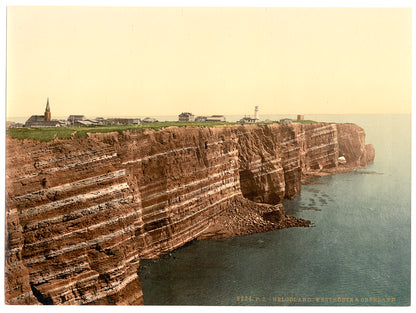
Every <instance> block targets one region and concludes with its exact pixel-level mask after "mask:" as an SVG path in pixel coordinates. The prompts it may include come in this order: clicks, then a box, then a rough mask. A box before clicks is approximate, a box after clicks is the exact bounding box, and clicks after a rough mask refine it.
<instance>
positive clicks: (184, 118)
mask: <svg viewBox="0 0 416 313" xmlns="http://www.w3.org/2000/svg"><path fill="white" fill-rule="evenodd" d="M178 120H179V122H225V121H226V120H225V116H224V115H211V116H195V115H193V114H192V113H189V112H182V113H181V114H179V116H178Z"/></svg>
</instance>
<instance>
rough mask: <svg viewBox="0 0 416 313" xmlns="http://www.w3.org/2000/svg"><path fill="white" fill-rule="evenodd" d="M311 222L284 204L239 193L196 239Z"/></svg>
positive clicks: (304, 224) (249, 232) (238, 234)
mask: <svg viewBox="0 0 416 313" xmlns="http://www.w3.org/2000/svg"><path fill="white" fill-rule="evenodd" d="M309 225H310V221H307V220H303V219H301V218H296V217H293V216H289V215H286V214H285V209H284V207H283V205H282V204H276V205H270V204H262V203H256V202H253V201H250V200H248V199H245V198H243V197H240V196H237V197H235V199H234V201H233V202H232V203H231V204H230V207H229V208H227V209H226V210H224V211H223V212H222V213H221V214H219V215H217V216H216V217H215V218H213V219H212V221H211V223H210V226H209V228H208V229H207V230H206V231H205V232H203V233H202V234H201V235H200V236H198V237H197V239H199V240H206V239H225V238H231V237H236V236H243V235H249V234H255V233H263V232H268V231H271V230H275V229H281V228H289V227H308V226H309Z"/></svg>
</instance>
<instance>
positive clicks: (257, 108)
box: [254, 105, 259, 120]
mask: <svg viewBox="0 0 416 313" xmlns="http://www.w3.org/2000/svg"><path fill="white" fill-rule="evenodd" d="M254 118H255V119H256V120H258V119H259V106H258V105H256V106H255V107H254Z"/></svg>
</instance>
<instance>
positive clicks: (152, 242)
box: [5, 123, 374, 304]
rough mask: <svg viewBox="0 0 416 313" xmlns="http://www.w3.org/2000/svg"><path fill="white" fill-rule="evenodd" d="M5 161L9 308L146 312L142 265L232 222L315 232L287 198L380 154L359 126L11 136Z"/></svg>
mask: <svg viewBox="0 0 416 313" xmlns="http://www.w3.org/2000/svg"><path fill="white" fill-rule="evenodd" d="M6 153H7V154H6V265H5V271H6V272H5V274H6V282H5V300H6V303H8V304H35V303H43V304H142V303H143V296H142V291H141V287H140V282H139V277H138V276H137V268H138V266H139V262H140V259H143V258H157V257H159V256H160V255H162V254H164V253H167V252H169V251H172V250H173V249H175V248H177V247H179V246H181V245H183V244H185V243H187V242H189V241H191V240H193V239H195V238H204V237H205V238H208V237H212V236H220V235H219V234H220V233H221V227H227V226H226V225H230V226H229V227H228V228H229V230H230V231H228V233H227V234H223V235H224V236H232V235H242V234H247V233H253V232H258V231H267V230H270V229H276V228H283V227H289V226H307V225H308V223H307V222H305V221H302V220H300V219H295V218H291V217H288V216H287V215H285V213H284V208H283V207H282V206H281V204H280V202H281V200H282V199H284V198H293V197H294V196H296V195H297V194H299V193H300V188H301V183H302V182H303V180H304V177H305V176H308V175H312V174H314V173H322V172H328V173H329V172H336V171H338V170H340V171H341V170H345V169H351V168H354V167H358V166H365V165H366V164H367V163H368V162H372V159H373V158H374V149H373V148H372V147H371V146H368V145H367V146H365V144H364V132H363V130H362V129H361V128H359V127H358V126H355V125H346V124H341V125H336V124H324V123H317V124H308V125H306V124H305V125H303V124H293V125H288V126H279V125H269V126H256V125H250V126H231V127H226V126H224V127H215V128H197V127H186V128H175V127H171V128H167V129H163V130H160V131H153V130H144V131H127V132H124V133H122V134H119V133H107V134H90V136H89V138H86V139H72V140H54V141H53V142H49V143H40V142H35V141H30V140H24V141H20V140H15V139H11V138H7V150H6ZM341 155H342V156H344V157H345V158H346V160H347V162H346V164H344V165H342V167H341V166H340V165H339V164H338V157H339V156H341ZM249 200H251V201H254V202H257V203H269V204H272V205H267V206H266V205H264V204H256V203H253V202H251V201H249ZM230 223H231V224H230ZM231 225H232V226H231Z"/></svg>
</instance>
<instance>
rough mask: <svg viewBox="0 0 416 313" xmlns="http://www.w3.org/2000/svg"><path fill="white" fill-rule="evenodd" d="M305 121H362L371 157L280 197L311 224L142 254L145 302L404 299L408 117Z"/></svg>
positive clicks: (406, 295) (342, 302) (406, 302)
mask: <svg viewBox="0 0 416 313" xmlns="http://www.w3.org/2000/svg"><path fill="white" fill-rule="evenodd" d="M270 118H271V119H272V118H273V117H272V116H271V117H270ZM305 118H306V117H305ZM308 119H313V120H317V121H328V122H353V123H356V124H357V125H359V126H361V127H363V128H364V129H365V132H366V134H367V138H366V142H367V143H372V144H373V145H374V147H375V150H376V158H375V162H374V164H372V165H369V166H368V167H367V168H363V169H358V170H355V171H353V172H350V173H344V174H336V175H331V176H326V177H322V178H320V179H318V180H316V183H317V184H314V185H306V186H302V194H301V195H300V196H298V197H297V198H295V199H294V200H291V201H285V202H284V206H285V208H286V212H287V214H290V215H294V216H297V217H301V218H304V219H308V220H310V221H311V222H312V227H310V228H290V229H284V230H277V231H272V232H268V233H262V234H254V235H248V236H243V237H237V238H231V239H226V240H212V241H193V242H191V243H188V244H187V245H185V246H183V247H181V248H179V249H177V250H175V251H173V252H172V253H171V254H170V255H168V256H166V257H164V258H161V259H158V260H142V261H141V265H140V268H139V270H138V273H139V277H140V281H141V283H142V288H143V294H144V303H145V305H251V306H256V305H267V306H273V305H285V306H289V305H302V306H305V305H310V306H314V305H342V306H345V305H352V306H353V305H360V306H367V305H371V306H373V305H377V306H385V305H389V306H390V305H394V306H408V305H410V250H411V249H410V237H411V234H410V224H411V214H410V213H411V208H410V198H411V184H410V182H411V116H410V115H333V116H331V115H321V116H320V115H315V116H308Z"/></svg>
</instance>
